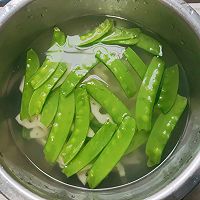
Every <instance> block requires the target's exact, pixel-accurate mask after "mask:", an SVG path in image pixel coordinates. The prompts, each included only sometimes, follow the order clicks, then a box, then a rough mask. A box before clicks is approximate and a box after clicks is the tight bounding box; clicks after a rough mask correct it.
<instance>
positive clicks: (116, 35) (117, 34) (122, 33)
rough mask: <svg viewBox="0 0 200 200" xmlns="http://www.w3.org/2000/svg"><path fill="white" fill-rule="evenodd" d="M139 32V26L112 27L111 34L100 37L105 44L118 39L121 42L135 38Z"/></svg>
mask: <svg viewBox="0 0 200 200" xmlns="http://www.w3.org/2000/svg"><path fill="white" fill-rule="evenodd" d="M140 32H141V30H140V29H139V28H129V29H128V28H124V27H119V28H114V30H113V31H112V32H111V34H109V35H107V36H106V37H103V38H102V39H101V42H102V43H105V44H113V43H115V42H118V41H121V42H122V41H126V40H131V39H135V38H137V37H138V36H139V35H140Z"/></svg>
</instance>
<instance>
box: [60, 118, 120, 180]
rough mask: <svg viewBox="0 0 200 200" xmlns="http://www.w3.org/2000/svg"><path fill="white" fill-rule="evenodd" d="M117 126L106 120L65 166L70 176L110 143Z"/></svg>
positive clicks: (65, 171)
mask: <svg viewBox="0 0 200 200" xmlns="http://www.w3.org/2000/svg"><path fill="white" fill-rule="evenodd" d="M116 128H117V126H116V124H113V123H111V122H106V123H105V124H104V125H103V126H102V127H101V128H100V129H99V131H98V132H97V133H96V134H95V136H94V137H93V138H92V139H91V140H90V141H89V142H88V143H87V144H86V146H85V147H84V148H83V149H82V150H81V151H80V152H79V153H78V155H77V156H76V157H75V158H74V159H73V160H72V161H71V162H70V163H69V165H67V166H65V168H64V169H63V172H64V173H65V174H66V175H67V176H68V177H70V176H72V175H74V174H75V173H77V172H79V171H80V170H81V169H83V168H84V167H85V166H87V165H88V164H89V163H91V162H92V161H93V160H94V159H95V158H96V157H97V156H98V154H99V153H100V152H101V151H102V149H103V148H104V147H105V146H106V145H107V144H108V142H109V141H110V139H111V137H112V136H113V134H114V132H115V130H116Z"/></svg>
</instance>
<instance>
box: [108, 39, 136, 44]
mask: <svg viewBox="0 0 200 200" xmlns="http://www.w3.org/2000/svg"><path fill="white" fill-rule="evenodd" d="M138 41H139V38H133V39H128V40H116V41H113V42H109V44H113V45H135V44H137V43H138Z"/></svg>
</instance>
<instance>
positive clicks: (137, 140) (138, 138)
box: [126, 131, 149, 154]
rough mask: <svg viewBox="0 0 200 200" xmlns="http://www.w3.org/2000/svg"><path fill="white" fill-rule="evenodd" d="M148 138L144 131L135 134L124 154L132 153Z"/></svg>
mask: <svg viewBox="0 0 200 200" xmlns="http://www.w3.org/2000/svg"><path fill="white" fill-rule="evenodd" d="M148 137H149V133H147V132H145V131H138V132H136V133H135V135H134V136H133V139H132V141H131V143H130V145H129V147H128V149H127V151H126V154H129V153H132V152H133V151H135V150H137V149H138V148H139V147H141V146H142V145H143V144H145V143H146V142H147V140H148Z"/></svg>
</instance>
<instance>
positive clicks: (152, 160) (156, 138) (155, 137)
mask: <svg viewBox="0 0 200 200" xmlns="http://www.w3.org/2000/svg"><path fill="white" fill-rule="evenodd" d="M186 105H187V99H186V98H185V97H182V96H179V95H177V97H176V101H175V103H174V105H173V107H172V109H171V110H170V111H169V112H168V113H167V114H163V113H161V114H160V116H159V117H158V119H157V120H156V122H155V124H154V127H153V129H152V131H151V134H150V136H149V139H148V141H147V145H146V155H147V157H148V163H147V165H148V167H152V166H154V165H157V164H159V163H160V161H161V156H162V153H163V150H164V148H165V146H166V144H167V142H168V140H169V138H170V136H171V134H172V131H173V130H174V128H175V126H176V124H177V122H178V120H179V118H180V117H181V115H182V113H183V111H184V110H185V107H186Z"/></svg>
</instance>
